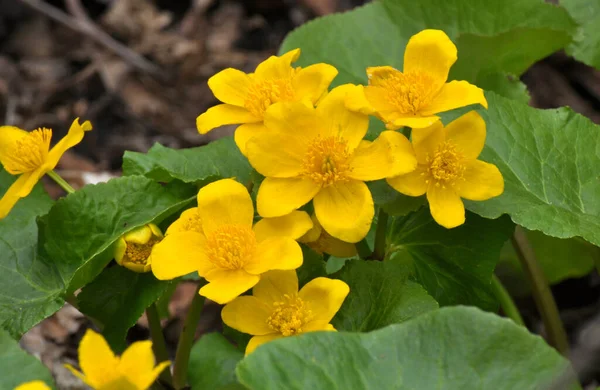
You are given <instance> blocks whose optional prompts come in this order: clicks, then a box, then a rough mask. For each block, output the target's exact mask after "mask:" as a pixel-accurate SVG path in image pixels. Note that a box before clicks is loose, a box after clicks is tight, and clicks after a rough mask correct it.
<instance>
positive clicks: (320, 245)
mask: <svg viewBox="0 0 600 390" xmlns="http://www.w3.org/2000/svg"><path fill="white" fill-rule="evenodd" d="M311 218H312V221H313V227H312V228H311V229H310V230H309V231H308V232H306V234H305V235H303V236H302V237H300V238H299V239H298V241H299V242H301V243H303V244H306V245H307V246H308V247H309V248H311V249H312V250H314V251H315V252H317V253H320V254H323V253H327V254H328V255H331V256H335V257H342V258H343V257H353V256H356V254H357V253H356V246H355V245H354V244H351V243H349V242H345V241H342V240H340V239H338V238H335V237H332V236H331V234H329V233H327V232H326V231H325V229H323V227H322V226H321V223H319V220H318V219H317V217H316V215H314V214H313V215H312V217H311Z"/></svg>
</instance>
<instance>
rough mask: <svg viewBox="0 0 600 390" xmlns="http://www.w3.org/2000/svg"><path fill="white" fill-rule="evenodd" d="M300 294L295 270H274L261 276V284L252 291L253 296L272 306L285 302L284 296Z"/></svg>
mask: <svg viewBox="0 0 600 390" xmlns="http://www.w3.org/2000/svg"><path fill="white" fill-rule="evenodd" d="M297 293H298V275H297V274H296V271H295V270H286V271H284V270H273V271H269V272H265V273H264V274H262V275H261V276H260V282H258V284H257V285H256V286H254V288H253V289H252V295H253V296H254V297H256V298H258V299H260V300H261V302H264V303H265V304H267V305H269V306H272V305H273V302H279V301H282V300H283V297H284V295H290V296H291V295H294V294H297Z"/></svg>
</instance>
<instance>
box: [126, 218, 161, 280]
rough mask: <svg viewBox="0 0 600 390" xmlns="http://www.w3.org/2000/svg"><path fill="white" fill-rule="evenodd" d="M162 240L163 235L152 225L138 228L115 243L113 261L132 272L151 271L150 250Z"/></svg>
mask: <svg viewBox="0 0 600 390" xmlns="http://www.w3.org/2000/svg"><path fill="white" fill-rule="evenodd" d="M162 239H163V234H162V232H161V231H160V229H159V228H158V226H156V225H155V224H153V223H149V224H147V225H144V226H140V227H138V228H136V229H134V230H132V231H130V232H129V233H127V234H125V235H123V236H122V237H121V238H119V241H117V246H116V248H115V260H116V261H117V263H118V264H119V265H122V266H123V267H125V268H128V269H130V270H132V271H134V272H148V271H150V270H151V269H152V261H151V260H152V256H151V255H152V248H153V247H154V244H156V243H158V242H160V241H161V240H162Z"/></svg>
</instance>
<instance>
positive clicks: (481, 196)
mask: <svg viewBox="0 0 600 390" xmlns="http://www.w3.org/2000/svg"><path fill="white" fill-rule="evenodd" d="M485 133H486V130H485V122H484V121H483V118H481V116H480V115H479V114H478V113H477V112H475V111H471V112H469V113H467V114H465V115H463V116H461V117H460V118H458V119H456V120H455V121H453V122H451V123H450V124H448V126H446V127H445V128H444V126H443V125H442V123H441V122H437V123H435V124H433V125H432V126H430V127H428V128H426V129H419V130H417V131H413V132H412V144H413V147H414V149H415V153H416V154H417V160H418V161H419V165H418V166H417V169H416V170H415V171H413V172H411V173H409V174H406V175H401V176H396V177H392V178H389V179H387V182H388V183H389V184H390V185H391V186H392V187H394V188H395V189H396V191H398V192H401V193H403V194H405V195H410V196H421V195H423V194H425V193H427V200H428V201H429V208H430V209H431V215H432V216H433V219H435V221H436V222H437V223H439V224H440V225H442V226H444V227H446V228H453V227H456V226H459V225H462V224H463V223H464V222H465V206H464V204H463V202H462V200H461V198H465V199H469V200H486V199H489V198H493V197H495V196H498V195H500V194H501V193H502V192H503V191H504V179H503V178H502V174H501V173H500V171H499V170H498V168H497V167H496V166H495V165H493V164H489V163H486V162H483V161H480V160H477V157H478V156H479V154H480V153H481V151H482V150H483V146H484V144H485Z"/></svg>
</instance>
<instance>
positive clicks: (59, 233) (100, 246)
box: [45, 176, 196, 291]
mask: <svg viewBox="0 0 600 390" xmlns="http://www.w3.org/2000/svg"><path fill="white" fill-rule="evenodd" d="M195 196H196V190H195V189H194V188H192V187H191V186H187V185H183V184H182V183H181V182H173V183H169V185H167V186H162V185H160V184H158V183H156V182H154V181H152V180H150V179H148V178H145V177H141V176H128V177H121V178H116V179H112V180H110V181H109V182H108V183H101V184H96V185H88V186H85V187H84V188H82V189H81V190H79V191H77V192H75V193H74V194H70V195H68V196H67V197H66V198H63V199H61V200H59V201H58V202H56V204H55V205H54V207H52V209H51V210H50V212H49V213H48V215H47V218H46V220H45V233H46V237H45V238H46V240H45V247H46V249H47V251H48V255H49V256H50V258H51V259H52V261H53V262H54V263H55V264H56V266H57V267H58V269H59V271H60V273H61V275H62V276H63V279H64V280H65V283H66V284H67V285H68V286H69V287H68V289H69V291H74V290H76V289H78V288H80V287H82V286H84V285H85V284H87V283H89V282H90V281H91V280H93V279H94V277H95V276H96V275H98V274H99V273H100V272H101V271H102V269H103V268H104V266H105V265H106V264H108V262H109V261H110V260H111V259H112V258H113V244H114V243H115V242H116V241H117V240H118V239H119V237H121V236H122V235H123V234H125V233H127V232H128V231H130V230H132V229H134V228H136V227H138V226H142V225H144V224H147V223H149V222H155V223H158V222H160V220H161V219H162V218H164V217H166V216H168V215H170V214H173V213H175V212H176V211H178V210H179V209H181V208H183V207H184V206H185V205H187V204H188V203H190V202H191V201H193V199H195Z"/></svg>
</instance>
